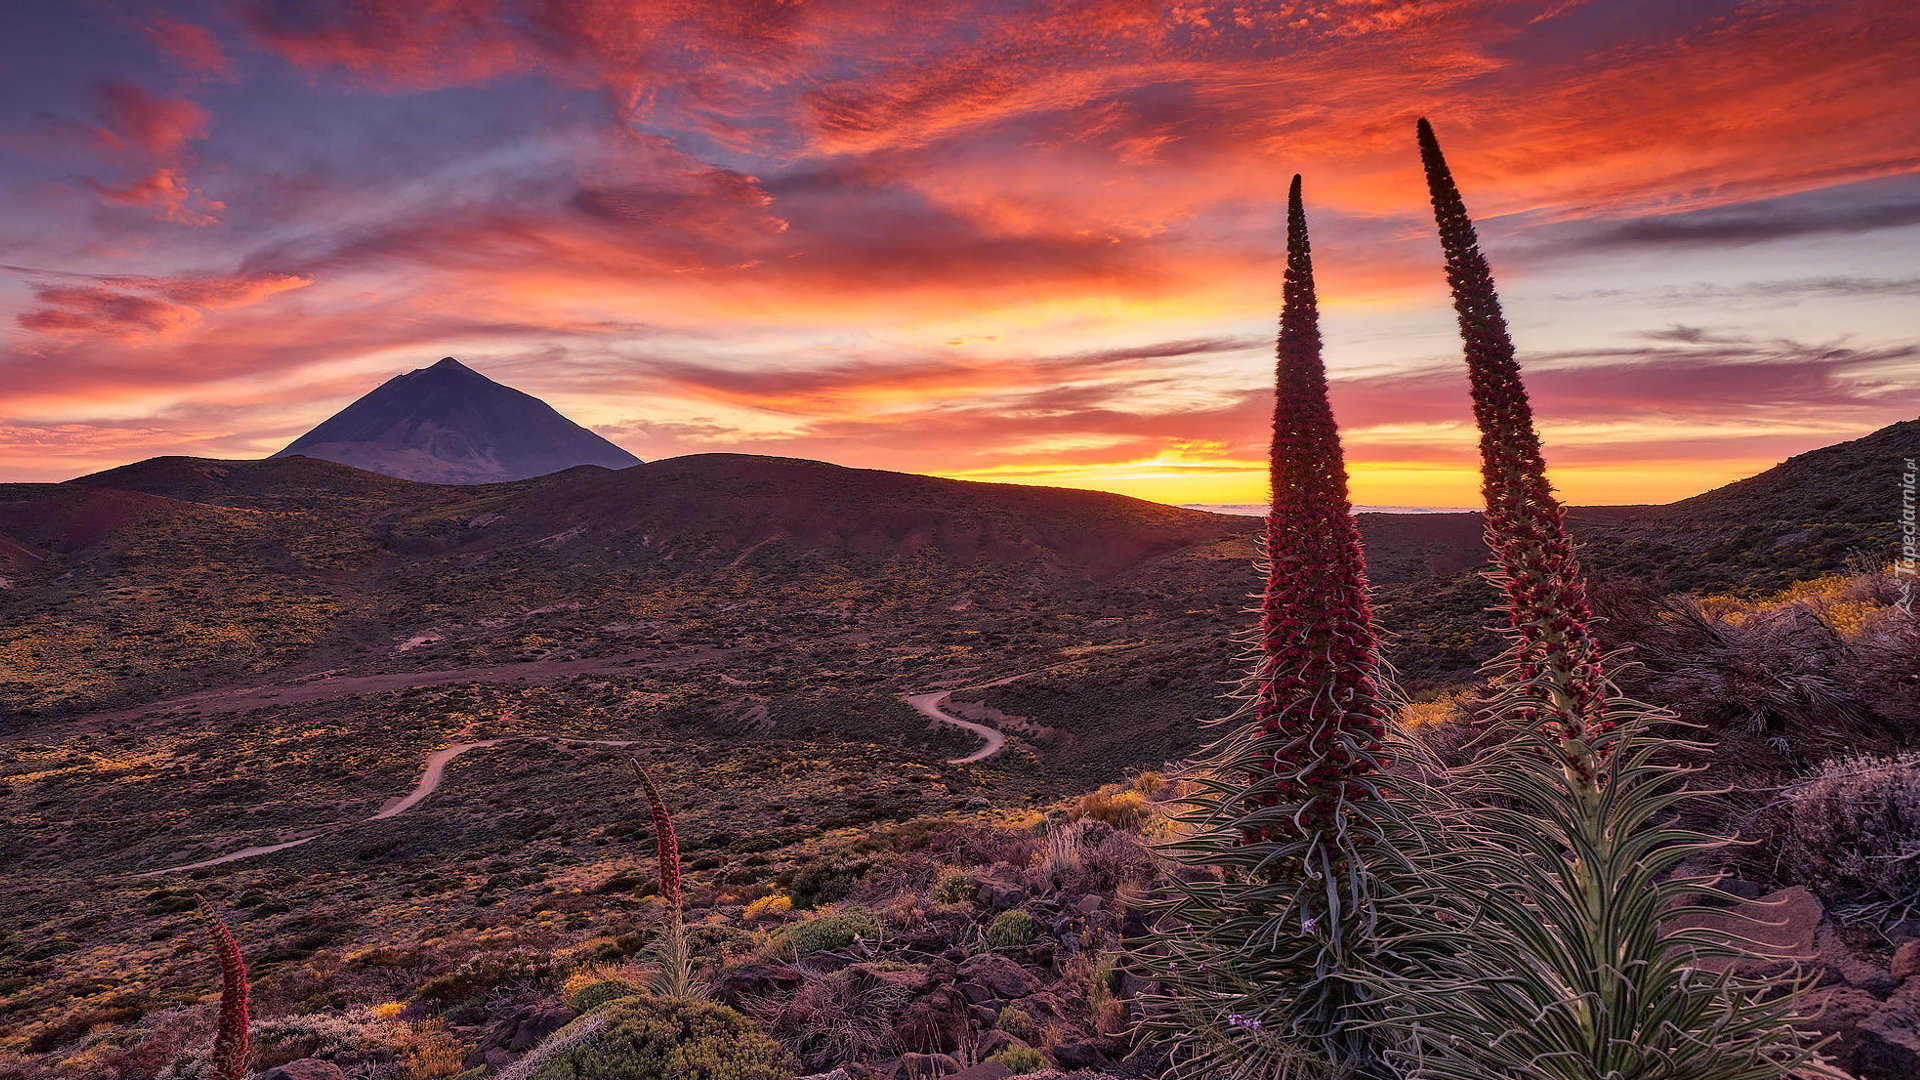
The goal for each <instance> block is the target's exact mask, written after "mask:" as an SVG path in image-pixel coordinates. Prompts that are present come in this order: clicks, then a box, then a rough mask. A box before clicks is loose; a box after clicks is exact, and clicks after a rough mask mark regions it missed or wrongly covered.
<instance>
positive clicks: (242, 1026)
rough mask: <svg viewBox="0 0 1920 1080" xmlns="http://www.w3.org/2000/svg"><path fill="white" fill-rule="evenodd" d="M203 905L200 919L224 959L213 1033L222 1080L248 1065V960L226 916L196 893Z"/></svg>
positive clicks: (236, 1079)
mask: <svg viewBox="0 0 1920 1080" xmlns="http://www.w3.org/2000/svg"><path fill="white" fill-rule="evenodd" d="M193 898H194V900H195V901H196V902H197V903H198V905H199V913H200V921H201V922H202V923H204V924H205V925H206V928H207V937H208V938H210V939H211V940H212V942H213V954H214V956H216V957H218V958H219V961H220V1026H219V1029H218V1031H217V1032H216V1033H215V1034H214V1037H213V1057H212V1060H211V1062H210V1064H211V1066H212V1068H213V1075H214V1076H215V1077H217V1078H218V1080H240V1078H241V1077H242V1076H244V1075H246V1065H247V962H246V961H245V960H244V959H242V958H241V956H240V946H239V944H238V943H237V942H235V941H234V940H233V933H232V931H230V930H228V929H227V924H226V920H224V919H222V918H221V917H220V913H219V912H217V911H215V910H214V909H213V905H212V904H210V903H208V902H207V898H206V897H204V896H201V895H200V894H199V893H194V894H193Z"/></svg>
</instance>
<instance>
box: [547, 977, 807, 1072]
mask: <svg viewBox="0 0 1920 1080" xmlns="http://www.w3.org/2000/svg"><path fill="white" fill-rule="evenodd" d="M528 1057H529V1058H530V1059H533V1061H532V1064H533V1068H531V1069H529V1070H526V1077H527V1080H616V1078H617V1080H792V1077H793V1076H794V1074H795V1073H796V1072H797V1071H798V1069H799V1065H800V1063H799V1062H798V1061H797V1060H795V1059H794V1057H793V1055H791V1054H789V1053H787V1051H786V1050H784V1049H782V1048H781V1046H780V1044H779V1043H776V1042H774V1041H773V1040H772V1039H769V1038H768V1037H767V1035H766V1032H764V1031H762V1030H761V1029H760V1025H758V1024H756V1023H754V1022H753V1021H752V1020H749V1019H747V1018H746V1017H745V1016H742V1015H740V1013H738V1012H736V1011H734V1010H733V1009H729V1008H727V1007H726V1006H725V1005H716V1004H714V1003H713V1002H710V1001H688V1000H685V999H681V998H656V997H634V998H625V999H622V1000H620V1001H615V1002H613V1003H612V1004H610V1005H607V1006H606V1007H605V1008H602V1009H600V1010H599V1011H597V1012H594V1013H592V1014H591V1015H588V1016H583V1017H581V1018H579V1019H578V1020H575V1021H574V1022H573V1023H571V1024H568V1025H567V1026H566V1027H563V1028H561V1029H560V1030H559V1031H556V1032H554V1033H553V1034H552V1035H551V1036H549V1037H548V1039H547V1041H546V1042H544V1043H542V1044H541V1045H540V1046H538V1047H536V1048H535V1049H534V1051H533V1053H532V1054H529V1055H528Z"/></svg>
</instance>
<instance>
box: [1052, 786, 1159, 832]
mask: <svg viewBox="0 0 1920 1080" xmlns="http://www.w3.org/2000/svg"><path fill="white" fill-rule="evenodd" d="M1152 814H1153V809H1152V808H1151V807H1149V806H1148V805H1147V796H1146V794H1145V793H1144V792H1142V791H1141V790H1139V789H1138V788H1136V787H1132V786H1122V785H1119V784H1108V785H1106V786H1105V787H1103V788H1101V789H1099V790H1098V791H1095V792H1093V793H1092V794H1089V795H1082V796H1081V797H1080V801H1079V802H1076V803H1075V804H1074V805H1073V809H1072V810H1071V811H1069V812H1068V817H1070V818H1072V819H1073V820H1075V821H1079V820H1080V819H1082V818H1092V819H1093V820H1095V821H1104V822H1106V823H1107V824H1108V825H1111V826H1113V827H1114V828H1116V829H1128V830H1132V831H1138V830H1139V828H1140V827H1141V826H1142V825H1145V824H1146V823H1147V819H1148V818H1149V817H1151V816H1152Z"/></svg>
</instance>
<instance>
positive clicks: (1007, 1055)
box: [987, 1028, 1053, 1076]
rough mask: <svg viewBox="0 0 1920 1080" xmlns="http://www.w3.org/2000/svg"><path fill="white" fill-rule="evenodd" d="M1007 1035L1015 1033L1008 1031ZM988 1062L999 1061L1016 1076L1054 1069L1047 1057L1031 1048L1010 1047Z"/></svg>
mask: <svg viewBox="0 0 1920 1080" xmlns="http://www.w3.org/2000/svg"><path fill="white" fill-rule="evenodd" d="M1001 1030H1003V1031H1005V1030H1006V1029H1005V1028H1002V1029H1001ZM1007 1034H1009V1035H1011V1034H1013V1033H1012V1032H1011V1031H1008V1032H1007ZM987 1060H988V1061H997V1062H999V1063H1000V1064H1002V1065H1005V1066H1006V1067H1007V1068H1009V1069H1012V1070H1013V1072H1014V1075H1015V1076H1021V1075H1024V1074H1026V1073H1036V1072H1039V1071H1040V1070H1042V1069H1051V1068H1053V1063H1052V1062H1049V1061H1048V1060H1047V1056H1046V1055H1045V1054H1042V1053H1041V1052H1040V1051H1038V1050H1035V1049H1034V1048H1033V1047H1031V1046H1009V1047H1007V1048H1006V1049H1005V1050H1002V1051H1000V1052H999V1053H997V1054H995V1055H993V1056H992V1057H990V1058H988V1059H987Z"/></svg>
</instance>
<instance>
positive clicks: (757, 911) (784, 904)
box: [747, 893, 793, 919]
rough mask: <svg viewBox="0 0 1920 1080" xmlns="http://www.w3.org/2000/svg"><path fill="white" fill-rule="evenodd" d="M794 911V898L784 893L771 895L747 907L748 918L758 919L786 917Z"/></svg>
mask: <svg viewBox="0 0 1920 1080" xmlns="http://www.w3.org/2000/svg"><path fill="white" fill-rule="evenodd" d="M792 910H793V897H791V896H787V895H786V894H784V893H771V894H769V895H767V896H763V897H761V898H760V899H758V900H755V901H754V902H753V903H751V904H748V905H747V918H749V919H757V918H759V917H760V916H762V915H784V914H786V913H787V912H789V911H792Z"/></svg>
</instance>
